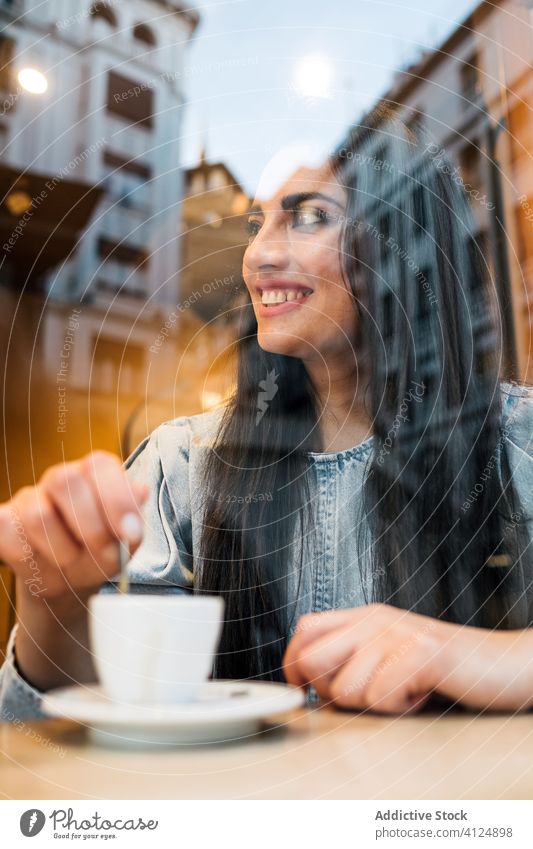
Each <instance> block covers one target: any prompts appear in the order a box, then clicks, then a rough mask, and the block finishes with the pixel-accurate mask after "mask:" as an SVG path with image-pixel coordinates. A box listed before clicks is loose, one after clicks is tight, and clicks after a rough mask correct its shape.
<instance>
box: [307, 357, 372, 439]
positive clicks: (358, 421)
mask: <svg viewBox="0 0 533 849" xmlns="http://www.w3.org/2000/svg"><path fill="white" fill-rule="evenodd" d="M305 365H306V368H307V371H308V374H309V376H310V378H311V381H312V383H313V386H314V387H315V391H316V393H317V397H318V403H319V410H318V416H319V427H320V436H321V442H322V450H323V451H327V452H333V451H345V450H346V449H347V448H353V447H354V446H355V445H358V444H359V443H360V442H363V441H364V440H366V439H368V438H369V437H370V436H372V422H371V420H370V419H369V417H368V415H367V414H366V412H365V410H364V404H363V391H364V388H365V386H366V379H365V377H364V375H363V374H362V373H361V370H360V369H359V370H357V369H354V368H353V366H352V367H351V368H350V367H347V364H346V359H345V358H344V362H343V361H342V358H340V357H339V358H338V359H337V360H331V359H330V360H328V362H327V364H324V363H323V362H321V363H318V364H317V363H307V362H306V364H305Z"/></svg>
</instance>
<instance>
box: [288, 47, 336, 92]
mask: <svg viewBox="0 0 533 849" xmlns="http://www.w3.org/2000/svg"><path fill="white" fill-rule="evenodd" d="M332 80H333V68H332V66H331V62H330V61H329V59H327V58H326V57H325V56H320V55H310V56H304V57H303V58H302V59H300V61H299V62H298V64H297V65H296V67H295V70H294V81H293V87H294V89H295V91H296V92H297V94H299V95H300V97H330V96H331V83H332Z"/></svg>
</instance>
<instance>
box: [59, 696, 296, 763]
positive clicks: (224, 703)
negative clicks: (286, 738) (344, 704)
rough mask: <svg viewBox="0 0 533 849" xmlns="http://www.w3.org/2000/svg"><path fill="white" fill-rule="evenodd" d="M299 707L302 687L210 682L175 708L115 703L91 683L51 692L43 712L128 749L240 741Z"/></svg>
mask: <svg viewBox="0 0 533 849" xmlns="http://www.w3.org/2000/svg"><path fill="white" fill-rule="evenodd" d="M303 702H304V692H303V690H301V689H300V688H298V687H292V686H289V685H287V684H278V683H273V682H269V681H252V682H249V681H208V682H207V683H206V684H205V685H204V687H203V688H202V690H201V691H200V694H199V696H198V698H197V699H196V700H195V701H194V702H189V703H187V704H176V705H134V704H128V703H120V702H114V701H112V700H111V699H109V698H108V697H107V696H106V695H105V694H104V693H103V691H102V688H101V687H99V686H97V685H96V684H95V685H86V686H85V685H79V686H76V687H62V688H61V689H58V690H53V691H51V692H49V693H47V694H45V695H44V696H43V710H44V711H46V713H48V714H50V715H51V716H60V717H62V718H64V719H73V720H76V721H77V722H81V723H83V724H84V725H85V726H86V727H87V728H88V729H89V731H90V735H91V737H92V739H93V741H94V742H98V743H100V744H104V745H108V746H109V745H111V746H123V747H130V746H139V745H141V746H142V745H163V744H166V745H169V744H182V745H183V744H185V745H186V744H189V743H215V742H217V743H218V742H221V741H223V740H242V739H243V738H245V737H247V736H248V735H249V734H255V733H256V732H257V731H258V730H259V728H260V727H261V725H262V723H263V722H264V721H265V720H267V719H274V718H275V722H276V724H281V723H282V722H283V717H282V714H283V713H285V712H286V711H289V710H293V709H294V708H297V707H300V706H301V705H302V704H303Z"/></svg>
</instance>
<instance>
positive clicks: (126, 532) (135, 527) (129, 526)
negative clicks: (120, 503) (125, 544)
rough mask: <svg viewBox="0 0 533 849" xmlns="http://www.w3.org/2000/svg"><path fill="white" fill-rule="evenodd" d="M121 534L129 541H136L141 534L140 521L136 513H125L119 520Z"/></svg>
mask: <svg viewBox="0 0 533 849" xmlns="http://www.w3.org/2000/svg"><path fill="white" fill-rule="evenodd" d="M120 531H121V534H122V536H124V537H126V539H127V540H129V541H130V542H138V540H140V539H141V537H142V535H143V526H142V522H141V520H140V518H139V516H137V514H136V513H126V514H125V515H124V516H123V517H122V520H121V522H120Z"/></svg>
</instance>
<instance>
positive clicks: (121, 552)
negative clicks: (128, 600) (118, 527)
mask: <svg viewBox="0 0 533 849" xmlns="http://www.w3.org/2000/svg"><path fill="white" fill-rule="evenodd" d="M118 559H119V563H120V580H119V582H118V591H119V593H127V592H128V591H129V588H130V579H129V575H128V563H129V562H130V560H131V556H130V549H129V545H128V543H127V542H125V540H122V539H119V540H118Z"/></svg>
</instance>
